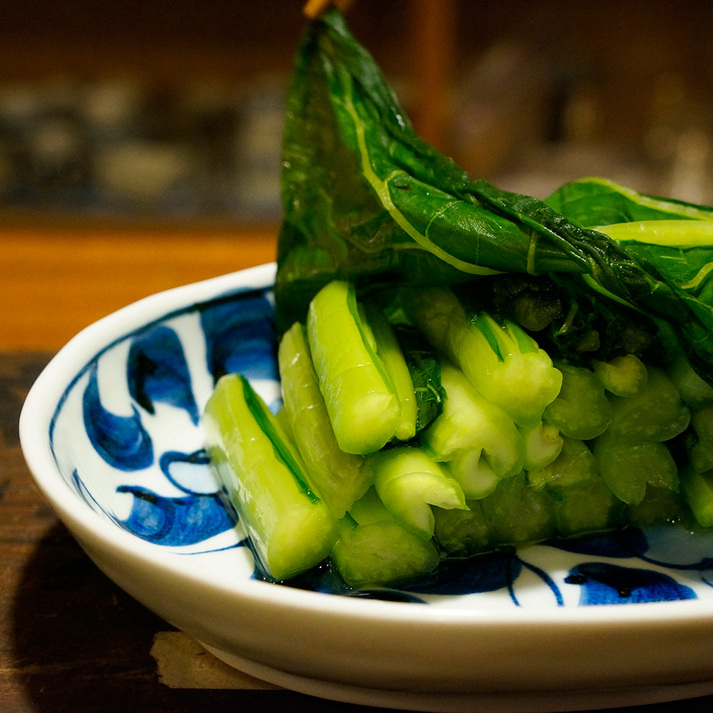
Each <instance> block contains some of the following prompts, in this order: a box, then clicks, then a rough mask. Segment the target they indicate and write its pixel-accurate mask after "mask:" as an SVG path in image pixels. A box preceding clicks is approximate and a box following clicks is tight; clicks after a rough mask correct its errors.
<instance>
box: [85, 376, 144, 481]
mask: <svg viewBox="0 0 713 713" xmlns="http://www.w3.org/2000/svg"><path fill="white" fill-rule="evenodd" d="M88 373H89V382H88V383H87V387H86V389H85V390H84V395H83V397H82V415H83V419H84V428H85V429H86V432H87V436H88V438H89V440H90V442H91V444H92V446H93V447H94V449H95V450H96V452H97V453H98V454H99V455H100V456H101V457H102V458H103V459H104V460H105V461H106V462H107V463H108V464H109V465H110V466H112V467H113V468H117V469H119V470H123V471H133V470H142V469H143V468H148V467H149V466H150V465H151V464H152V463H153V445H152V443H151V437H150V436H149V434H148V433H147V432H146V430H145V429H144V427H143V425H142V424H141V418H140V416H139V414H138V411H137V410H136V408H135V407H134V406H132V410H133V412H134V413H133V416H117V415H116V414H113V413H111V412H110V411H107V410H106V409H105V408H104V407H103V406H102V403H101V399H100V397H99V383H98V379H97V367H96V364H94V365H93V366H92V367H91V368H90V369H89V370H88Z"/></svg>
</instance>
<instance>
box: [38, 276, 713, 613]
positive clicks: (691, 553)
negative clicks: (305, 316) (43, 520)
mask: <svg viewBox="0 0 713 713" xmlns="http://www.w3.org/2000/svg"><path fill="white" fill-rule="evenodd" d="M273 317H274V303H273V296H272V284H265V285H264V286H262V287H258V288H249V289H248V288H245V289H239V290H236V291H234V292H229V293H227V294H220V295H217V296H216V297H214V298H212V299H208V300H207V301H205V302H201V303H196V304H189V305H186V306H185V307H183V308H181V309H178V310H176V311H172V312H170V313H168V314H165V315H163V316H162V317H160V318H159V319H157V320H154V321H152V322H151V323H148V324H146V325H144V326H142V327H141V328H140V329H137V330H135V331H132V332H131V333H128V334H125V335H124V336H122V337H120V338H119V339H117V340H115V341H113V342H112V343H111V344H109V345H108V346H107V347H105V348H104V349H103V350H102V351H101V352H99V353H98V354H96V355H95V356H94V358H92V359H91V360H90V361H89V363H87V364H86V365H85V366H84V368H83V369H82V370H81V371H80V372H79V373H78V374H77V375H76V376H75V378H74V379H73V380H72V382H71V383H70V384H69V386H68V387H67V389H66V390H65V392H64V395H63V397H62V399H61V401H60V403H59V404H58V407H57V409H56V412H55V414H54V418H53V419H52V423H51V427H50V442H51V447H52V452H53V455H54V458H55V462H56V464H57V466H58V468H59V470H60V471H61V473H62V475H63V478H64V479H65V481H66V482H67V483H68V485H69V486H70V487H71V488H72V489H73V490H74V491H75V492H76V494H77V495H78V496H79V497H80V498H81V499H82V500H83V501H84V502H85V503H86V504H87V505H88V506H89V507H90V508H91V509H92V510H94V512H95V513H97V514H98V515H99V516H101V517H103V518H107V519H109V520H110V521H112V522H113V523H114V524H115V525H116V526H117V527H118V528H121V529H123V530H126V531H128V532H130V533H131V534H132V535H134V536H136V537H138V538H141V539H142V540H145V541H147V542H149V543H151V544H152V545H153V546H156V547H161V548H166V550H168V551H170V553H171V554H172V555H175V556H179V557H185V556H186V555H190V557H186V559H185V563H186V564H185V566H186V567H195V568H196V570H197V571H200V570H201V568H206V567H207V568H210V567H233V568H235V569H236V576H246V577H257V576H259V575H258V574H257V572H256V571H255V569H254V564H253V558H252V555H251V553H250V548H249V546H246V545H248V544H249V543H248V542H247V541H246V539H245V535H244V532H243V531H242V528H241V526H240V524H239V523H236V522H235V521H234V519H233V516H232V515H230V514H229V513H228V511H227V510H226V508H225V507H224V506H223V502H222V498H221V495H220V487H219V484H218V483H217V482H216V480H215V477H214V475H213V472H212V471H211V468H210V463H209V459H208V457H207V455H206V453H205V451H204V450H203V434H202V429H201V413H202V411H203V408H204V407H205V403H206V401H207V400H208V398H209V397H210V394H211V392H212V389H213V386H214V384H215V382H216V381H217V379H218V378H220V376H222V375H223V374H225V373H230V372H238V373H242V374H244V375H246V376H247V377H248V378H249V379H250V381H251V383H252V384H253V386H254V387H255V388H256V390H257V391H258V393H260V395H261V396H262V397H263V398H264V399H265V400H266V402H267V403H268V404H269V405H270V407H271V408H272V409H274V410H276V409H277V408H279V406H280V403H281V401H280V385H279V376H278V373H277V366H276V339H275V329H274V319H273ZM712 583H713V534H707V533H706V534H701V533H696V534H691V533H688V532H685V531H683V530H682V529H681V528H679V527H665V528H656V529H652V530H647V531H645V532H644V531H640V530H628V531H624V532H619V533H612V534H608V535H596V536H589V537H585V538H581V539H578V540H568V541H560V542H551V543H546V544H542V545H537V546H532V547H527V548H523V549H520V550H514V549H506V550H503V551H501V552H496V553H492V554H488V555H483V556H480V557H478V558H472V559H469V560H453V561H447V562H445V563H443V565H442V566H441V567H440V568H439V569H438V571H437V572H436V573H435V574H433V575H432V576H431V577H428V578H426V579H424V580H423V581H421V582H419V583H418V584H417V585H414V586H412V587H410V588H409V591H398V590H379V591H370V592H350V591H348V590H346V589H345V588H344V587H343V586H341V585H340V583H339V581H338V579H337V578H336V577H335V576H334V575H333V574H332V572H331V570H330V569H329V567H328V566H325V567H321V568H318V569H316V570H315V571H313V572H310V573H308V574H306V575H304V576H302V577H299V578H297V579H295V580H294V581H292V582H290V583H289V584H290V585H291V586H294V587H298V588H306V589H314V590H318V591H326V592H331V593H334V594H343V595H350V596H368V597H375V598H381V599H389V600H396V601H404V602H415V603H416V602H417V603H428V604H430V605H433V606H453V605H454V603H457V605H458V606H466V607H469V608H471V607H472V608H493V607H497V608H499V607H502V606H519V607H561V606H588V605H601V604H623V603H637V602H651V601H671V600H681V599H694V598H713V587H712ZM276 586H277V585H276Z"/></svg>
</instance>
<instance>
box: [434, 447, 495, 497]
mask: <svg viewBox="0 0 713 713" xmlns="http://www.w3.org/2000/svg"><path fill="white" fill-rule="evenodd" d="M445 465H446V467H447V469H448V472H449V473H450V474H451V475H452V476H453V477H454V478H455V479H456V481H457V482H458V484H459V485H460V487H461V488H462V490H463V494H464V495H465V497H466V498H467V499H469V500H479V499H480V498H484V497H485V496H486V495H490V493H492V492H493V490H495V488H496V487H497V485H498V483H499V482H500V478H499V477H498V475H497V473H496V472H495V471H494V470H493V469H492V468H491V467H490V465H489V464H488V462H487V461H486V460H485V458H483V452H482V451H481V450H472V451H466V452H465V453H461V454H460V455H458V456H456V457H455V458H454V459H453V460H452V461H449V462H448V463H446V464H445Z"/></svg>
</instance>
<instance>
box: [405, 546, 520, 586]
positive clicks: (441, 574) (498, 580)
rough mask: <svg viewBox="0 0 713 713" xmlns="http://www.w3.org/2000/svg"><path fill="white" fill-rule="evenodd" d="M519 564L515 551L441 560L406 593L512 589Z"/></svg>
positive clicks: (517, 575)
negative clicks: (433, 570)
mask: <svg viewBox="0 0 713 713" xmlns="http://www.w3.org/2000/svg"><path fill="white" fill-rule="evenodd" d="M521 571H522V562H521V560H520V559H519V558H518V557H517V555H516V554H515V552H511V551H510V550H503V551H501V552H493V553H489V554H484V555H477V556H475V557H468V558H464V559H452V560H444V561H443V562H441V564H440V565H439V566H438V569H437V570H436V571H435V572H434V573H433V574H430V575H428V576H426V577H424V578H422V579H421V580H419V581H418V583H416V584H415V585H412V586H409V587H408V590H409V592H415V593H420V594H480V593H483V592H495V591H497V590H498V589H508V590H512V586H513V583H514V582H515V580H516V579H517V578H518V577H519V576H520V573H521Z"/></svg>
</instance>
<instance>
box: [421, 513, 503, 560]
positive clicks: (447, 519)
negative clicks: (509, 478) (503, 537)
mask: <svg viewBox="0 0 713 713" xmlns="http://www.w3.org/2000/svg"><path fill="white" fill-rule="evenodd" d="M467 504H468V509H467V510H440V509H439V508H434V511H433V513H434V515H435V518H436V527H435V531H434V532H435V537H436V542H438V546H439V547H440V548H441V550H443V552H444V553H445V554H446V555H447V556H449V557H467V556H468V555H474V554H479V553H481V552H487V551H488V550H490V549H492V548H493V546H494V545H495V544H496V543H495V542H494V540H493V532H492V530H491V528H490V524H489V522H488V520H487V519H486V517H485V514H484V513H483V510H482V508H481V507H480V502H479V501H478V500H472V501H468V503H467Z"/></svg>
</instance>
